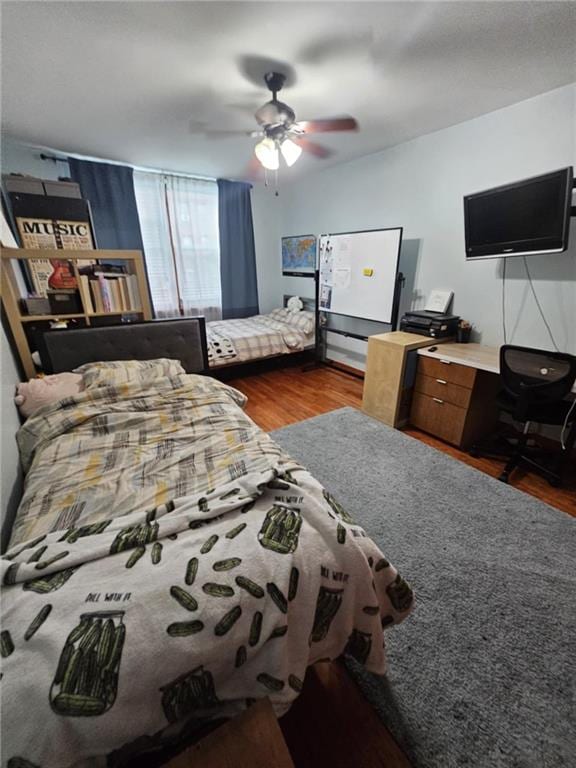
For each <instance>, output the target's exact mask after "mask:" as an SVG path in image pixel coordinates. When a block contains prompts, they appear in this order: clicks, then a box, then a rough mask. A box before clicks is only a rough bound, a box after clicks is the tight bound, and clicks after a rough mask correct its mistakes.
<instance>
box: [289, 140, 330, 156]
mask: <svg viewBox="0 0 576 768" xmlns="http://www.w3.org/2000/svg"><path fill="white" fill-rule="evenodd" d="M291 138H292V141H294V142H295V143H296V144H299V145H300V146H301V147H302V149H303V150H304V151H305V152H308V153H310V154H311V155H314V157H318V158H320V159H321V160H323V159H325V158H326V157H330V156H331V155H333V154H334V150H333V149H328V147H325V146H323V145H322V144H316V142H315V141H310V139H307V138H305V137H304V136H292V137H291Z"/></svg>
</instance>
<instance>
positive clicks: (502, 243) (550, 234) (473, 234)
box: [464, 167, 573, 259]
mask: <svg viewBox="0 0 576 768" xmlns="http://www.w3.org/2000/svg"><path fill="white" fill-rule="evenodd" d="M572 184H573V173H572V167H569V168H562V169H561V170H559V171H554V172H553V173H547V174H545V175H544V176H535V177H533V178H531V179H525V180H524V181H519V182H516V183H514V184H507V185H506V186H503V187H496V188H495V189H489V190H486V191H485V192H477V193H476V194H474V195H468V196H467V197H465V198H464V227H465V234H466V258H467V259H482V258H484V259H485V258H489V257H494V256H521V255H523V254H533V253H559V252H561V251H565V250H566V248H567V247H568V231H569V227H570V205H571V198H572Z"/></svg>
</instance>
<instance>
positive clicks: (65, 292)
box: [46, 288, 83, 316]
mask: <svg viewBox="0 0 576 768" xmlns="http://www.w3.org/2000/svg"><path fill="white" fill-rule="evenodd" d="M46 293H47V294H48V301H49V302H50V311H51V313H52V314H53V315H58V316H60V315H76V314H79V313H80V312H82V311H83V310H82V304H81V303H80V294H79V293H78V291H76V290H72V289H65V288H59V289H58V290H55V291H46Z"/></svg>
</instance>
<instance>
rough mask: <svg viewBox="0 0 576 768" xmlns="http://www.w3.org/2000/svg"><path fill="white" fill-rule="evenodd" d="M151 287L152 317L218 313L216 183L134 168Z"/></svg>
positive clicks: (210, 316)
mask: <svg viewBox="0 0 576 768" xmlns="http://www.w3.org/2000/svg"><path fill="white" fill-rule="evenodd" d="M134 189H135V192H136V203H137V206H138V216H139V218H140V228H141V230H142V240H143V242H144V252H145V255H146V268H147V270H148V278H149V282H150V292H151V294H152V301H153V304H154V309H155V312H156V316H157V317H177V316H179V315H204V316H205V317H206V319H207V320H218V319H219V318H220V317H221V316H222V301H221V291H220V247H219V232H218V187H217V184H216V182H214V181H203V180H201V179H190V178H186V177H183V176H170V175H162V174H158V173H148V172H146V171H134Z"/></svg>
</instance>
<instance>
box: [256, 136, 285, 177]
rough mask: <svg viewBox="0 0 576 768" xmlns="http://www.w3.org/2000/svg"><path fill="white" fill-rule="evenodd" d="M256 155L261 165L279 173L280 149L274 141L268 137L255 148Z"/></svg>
mask: <svg viewBox="0 0 576 768" xmlns="http://www.w3.org/2000/svg"><path fill="white" fill-rule="evenodd" d="M254 154H255V155H256V157H257V158H258V160H259V161H260V163H261V164H262V165H263V166H264V168H266V169H267V170H269V171H277V170H278V168H279V167H280V157H279V155H278V147H277V146H276V142H275V141H274V140H273V139H270V138H268V137H266V138H265V139H262V141H259V142H258V144H256V146H255V147H254Z"/></svg>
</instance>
